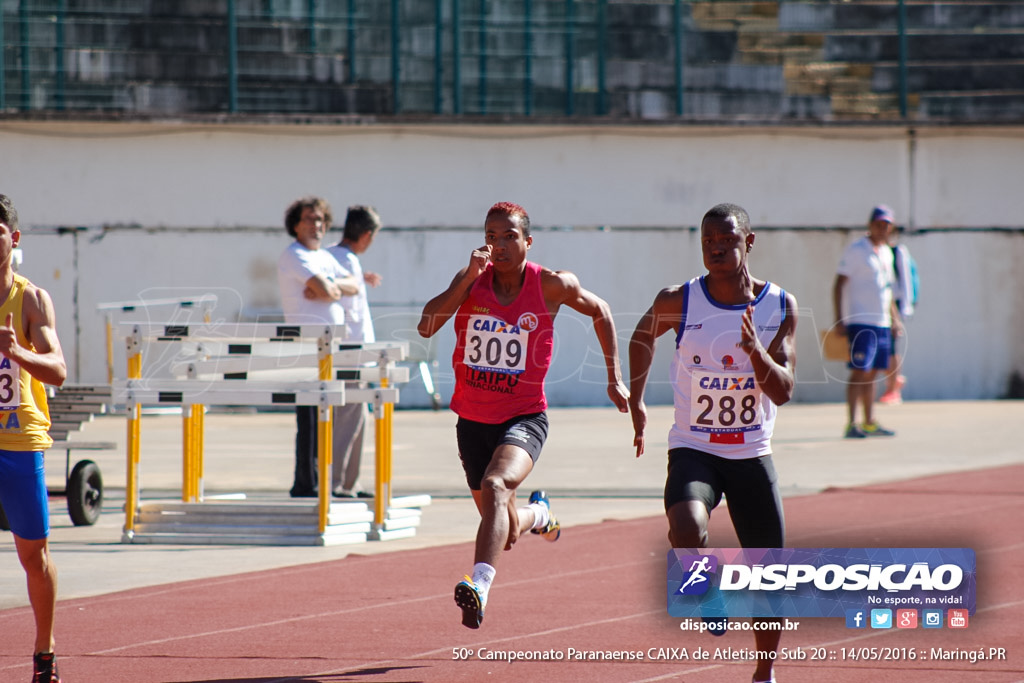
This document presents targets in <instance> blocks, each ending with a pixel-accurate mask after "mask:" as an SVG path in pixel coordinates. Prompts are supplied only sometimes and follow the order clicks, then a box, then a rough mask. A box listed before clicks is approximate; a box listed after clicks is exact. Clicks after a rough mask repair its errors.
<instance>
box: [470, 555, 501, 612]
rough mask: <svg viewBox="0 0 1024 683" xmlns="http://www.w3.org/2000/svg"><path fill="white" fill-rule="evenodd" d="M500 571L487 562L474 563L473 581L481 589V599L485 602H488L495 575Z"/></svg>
mask: <svg viewBox="0 0 1024 683" xmlns="http://www.w3.org/2000/svg"><path fill="white" fill-rule="evenodd" d="M497 573H498V570H497V569H495V568H494V567H492V566H491V565H489V564H487V563H486V562H477V563H476V564H474V565H473V576H472V577H471V578H472V579H473V583H475V584H476V587H477V588H479V589H480V599H481V600H482V601H483V602H487V592H488V591H489V590H491V584H492V583H493V582H494V575H495V574H497Z"/></svg>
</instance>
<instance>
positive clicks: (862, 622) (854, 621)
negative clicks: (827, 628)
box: [846, 609, 867, 628]
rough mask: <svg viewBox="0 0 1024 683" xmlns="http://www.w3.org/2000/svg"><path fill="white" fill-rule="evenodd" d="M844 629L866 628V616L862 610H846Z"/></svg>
mask: <svg viewBox="0 0 1024 683" xmlns="http://www.w3.org/2000/svg"><path fill="white" fill-rule="evenodd" d="M846 628H867V616H866V615H865V612H864V610H862V609H848V610H846Z"/></svg>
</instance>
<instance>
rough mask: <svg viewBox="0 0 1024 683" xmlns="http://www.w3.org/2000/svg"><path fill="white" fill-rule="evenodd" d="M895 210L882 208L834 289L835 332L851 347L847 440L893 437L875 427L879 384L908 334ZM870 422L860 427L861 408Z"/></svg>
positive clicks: (849, 254)
mask: <svg viewBox="0 0 1024 683" xmlns="http://www.w3.org/2000/svg"><path fill="white" fill-rule="evenodd" d="M892 229H893V213H892V209H890V208H889V207H888V206H885V205H879V206H876V207H875V208H874V209H872V211H871V218H870V219H869V221H868V233H867V235H864V236H863V237H861V238H860V239H858V240H856V241H855V242H853V243H852V244H850V245H849V246H848V247H847V248H846V251H844V252H843V256H842V259H841V260H840V261H839V268H838V269H837V272H836V279H835V282H834V284H833V286H832V305H833V308H834V310H835V329H836V330H837V331H838V332H839V333H840V334H843V333H845V334H846V336H847V338H848V339H849V343H850V363H849V367H850V379H849V382H848V383H847V385H846V406H847V413H848V418H849V420H848V423H847V426H846V432H845V434H844V436H845V437H846V438H848V439H862V438H864V437H868V436H893V435H894V434H895V432H893V431H892V430H890V429H885V428H884V427H882V426H881V425H879V424H878V422H876V421H875V419H874V415H873V408H874V403H875V379H876V377H877V375H878V371H879V370H886V369H888V367H889V356H890V355H891V353H892V348H893V336H894V335H899V334H901V333H902V329H901V327H900V323H899V316H898V315H896V311H895V303H894V300H893V286H894V284H895V282H896V272H895V269H894V267H893V254H892V249H891V248H890V247H889V236H890V234H891V233H892ZM858 405H859V406H861V407H862V410H863V413H864V422H863V423H861V424H857V420H856V415H857V406H858Z"/></svg>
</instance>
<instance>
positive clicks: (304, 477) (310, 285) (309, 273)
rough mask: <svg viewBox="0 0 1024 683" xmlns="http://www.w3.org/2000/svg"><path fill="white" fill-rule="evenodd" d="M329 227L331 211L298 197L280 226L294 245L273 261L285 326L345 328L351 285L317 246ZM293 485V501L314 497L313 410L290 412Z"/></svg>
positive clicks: (314, 199) (312, 199)
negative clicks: (345, 298) (344, 302)
mask: <svg viewBox="0 0 1024 683" xmlns="http://www.w3.org/2000/svg"><path fill="white" fill-rule="evenodd" d="M330 225H331V206H330V204H328V203H327V201H326V200H324V199H321V198H319V197H303V198H302V199H297V200H295V201H294V202H292V204H291V205H290V206H289V207H288V209H287V211H285V215H284V226H285V229H286V230H287V231H288V234H289V235H291V236H292V237H294V238H295V241H294V242H292V243H291V244H290V245H288V248H287V249H285V250H284V251H283V252H282V253H281V256H280V257H279V258H278V260H277V282H278V286H279V287H280V292H281V308H282V309H283V310H284V319H285V322H288V323H293V324H303V323H321V322H325V323H333V324H342V323H344V322H345V310H344V307H343V306H342V304H341V298H342V296H343V295H346V294H348V295H351V294H355V293H356V292H357V291H358V285H357V283H356V279H355V278H354V277H352V276H351V275H350V274H348V273H346V272H345V271H344V270H343V269H342V267H341V265H340V264H339V263H338V261H337V259H335V258H334V256H332V255H331V253H330V252H329V251H327V250H326V249H321V243H322V241H323V238H324V235H325V234H326V232H327V229H328V228H329V227H330ZM295 419H296V427H297V431H296V434H295V479H294V482H293V483H292V488H291V491H290V493H291V495H292V497H293V498H312V497H315V496H316V495H317V443H316V431H317V408H316V406H296V407H295Z"/></svg>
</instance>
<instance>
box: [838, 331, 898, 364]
mask: <svg viewBox="0 0 1024 683" xmlns="http://www.w3.org/2000/svg"><path fill="white" fill-rule="evenodd" d="M846 337H847V339H849V341H850V364H849V367H850V368H851V369H853V370H885V369H887V368H888V367H889V356H891V355H892V350H893V349H892V329H890V328H888V327H874V326H873V325H847V326H846Z"/></svg>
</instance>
